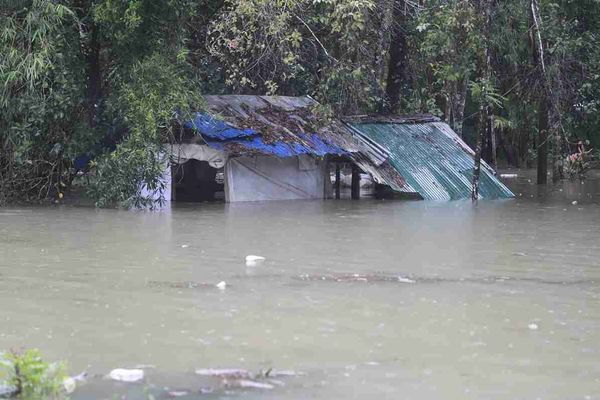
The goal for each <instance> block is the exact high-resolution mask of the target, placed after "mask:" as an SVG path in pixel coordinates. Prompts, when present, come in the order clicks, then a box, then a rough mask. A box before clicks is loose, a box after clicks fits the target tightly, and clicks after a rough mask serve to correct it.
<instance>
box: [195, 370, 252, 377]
mask: <svg viewBox="0 0 600 400" xmlns="http://www.w3.org/2000/svg"><path fill="white" fill-rule="evenodd" d="M196 375H201V376H212V377H216V378H234V379H242V378H250V377H252V373H251V372H250V371H248V370H245V369H239V368H224V369H213V368H202V369H197V370H196Z"/></svg>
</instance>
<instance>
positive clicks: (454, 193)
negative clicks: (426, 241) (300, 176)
mask: <svg viewBox="0 0 600 400" xmlns="http://www.w3.org/2000/svg"><path fill="white" fill-rule="evenodd" d="M347 121H348V124H349V125H350V126H351V127H352V128H353V131H354V133H355V135H356V137H357V138H358V139H359V140H361V141H363V142H364V143H365V144H368V143H369V142H375V143H377V145H378V146H380V147H382V148H384V149H385V150H386V151H387V152H388V154H389V155H390V156H389V159H388V161H389V163H390V164H391V165H392V166H393V167H394V168H395V169H396V170H397V171H398V173H399V174H400V175H401V176H402V177H403V178H404V180H405V181H406V184H407V187H410V188H411V189H412V190H414V191H416V192H418V193H419V194H420V195H421V196H422V197H423V198H424V199H427V200H455V199H467V198H470V196H471V181H472V176H473V165H474V161H473V159H474V158H473V156H474V153H473V151H472V150H471V148H469V146H468V145H467V144H466V143H465V142H464V141H463V140H462V139H460V138H459V137H458V135H457V134H456V133H455V132H454V131H452V129H451V128H450V127H449V126H448V125H447V124H445V123H443V122H426V123H390V122H371V121H369V122H350V121H349V120H347ZM363 121H365V120H363ZM479 194H480V198H484V199H500V198H511V197H514V195H513V193H512V192H511V191H510V190H509V189H508V188H507V187H506V186H505V185H504V184H502V182H500V181H499V180H498V179H497V178H496V177H495V176H494V174H493V171H492V169H491V168H490V167H489V166H488V165H487V164H486V163H485V162H483V161H482V167H481V178H480V186H479Z"/></svg>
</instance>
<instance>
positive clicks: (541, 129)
mask: <svg viewBox="0 0 600 400" xmlns="http://www.w3.org/2000/svg"><path fill="white" fill-rule="evenodd" d="M548 127H549V123H548V102H547V100H546V97H545V96H542V98H541V99H540V105H539V110H538V147H537V183H538V184H539V185H545V184H546V183H547V182H548Z"/></svg>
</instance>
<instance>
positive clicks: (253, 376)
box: [195, 368, 302, 390]
mask: <svg viewBox="0 0 600 400" xmlns="http://www.w3.org/2000/svg"><path fill="white" fill-rule="evenodd" d="M195 372H196V375H201V376H209V377H213V378H217V379H220V381H221V385H222V386H223V387H226V388H243V389H266V390H271V389H274V388H275V387H276V386H285V383H284V382H282V381H280V380H276V379H273V378H275V377H292V376H300V375H302V373H299V372H296V371H290V370H281V371H276V370H273V369H271V368H269V369H267V370H266V371H262V370H261V371H259V372H258V373H252V372H250V371H248V370H246V369H241V368H224V369H213V368H203V369H197V370H196V371H195Z"/></svg>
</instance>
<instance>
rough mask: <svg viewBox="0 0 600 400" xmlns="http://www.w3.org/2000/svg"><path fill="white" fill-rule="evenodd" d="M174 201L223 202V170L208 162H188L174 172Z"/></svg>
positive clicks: (178, 166) (174, 169)
mask: <svg viewBox="0 0 600 400" xmlns="http://www.w3.org/2000/svg"><path fill="white" fill-rule="evenodd" d="M172 175H173V188H172V191H171V192H172V193H173V200H174V201H177V202H192V203H196V202H203V201H222V200H224V198H225V192H224V190H225V189H224V188H225V185H224V178H223V169H222V168H221V169H217V168H213V167H211V166H210V165H209V164H208V162H207V161H198V160H188V161H186V162H185V163H183V164H180V165H176V166H174V167H173V170H172Z"/></svg>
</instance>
